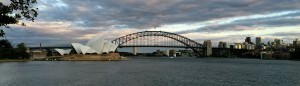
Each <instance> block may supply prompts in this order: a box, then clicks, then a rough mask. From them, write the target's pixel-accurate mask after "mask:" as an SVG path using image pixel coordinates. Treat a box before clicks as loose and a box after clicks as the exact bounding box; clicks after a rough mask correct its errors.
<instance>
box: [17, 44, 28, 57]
mask: <svg viewBox="0 0 300 86" xmlns="http://www.w3.org/2000/svg"><path fill="white" fill-rule="evenodd" d="M26 50H27V48H26V46H25V44H24V43H20V44H18V45H17V48H16V52H17V55H18V59H20V58H21V59H28V58H29V54H28V53H27V52H26Z"/></svg>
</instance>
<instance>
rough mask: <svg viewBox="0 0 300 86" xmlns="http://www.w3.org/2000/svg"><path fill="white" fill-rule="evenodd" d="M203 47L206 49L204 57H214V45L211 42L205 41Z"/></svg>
mask: <svg viewBox="0 0 300 86" xmlns="http://www.w3.org/2000/svg"><path fill="white" fill-rule="evenodd" d="M203 46H204V48H205V50H204V55H205V56H211V55H212V43H211V40H206V41H204V43H203Z"/></svg>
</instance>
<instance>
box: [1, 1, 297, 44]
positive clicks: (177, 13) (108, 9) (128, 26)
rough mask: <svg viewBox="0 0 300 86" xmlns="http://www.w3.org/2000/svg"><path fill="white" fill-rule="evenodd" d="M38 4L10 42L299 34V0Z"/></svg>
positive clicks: (12, 33)
mask: <svg viewBox="0 0 300 86" xmlns="http://www.w3.org/2000/svg"><path fill="white" fill-rule="evenodd" d="M1 1H3V0H1ZM4 2H5V1H4ZM37 7H38V8H39V11H38V12H39V16H38V17H37V18H36V21H35V22H26V24H27V26H26V27H22V26H17V25H12V29H6V32H7V38H8V39H9V40H11V42H13V43H19V42H25V43H26V44H27V45H29V46H37V45H38V44H39V43H42V44H44V45H47V46H61V45H67V44H69V43H71V42H85V41H87V40H88V39H91V38H92V37H94V36H103V37H105V39H114V38H117V37H119V36H122V35H126V34H129V33H133V32H139V31H147V30H160V31H168V32H174V33H178V34H180V35H183V36H186V37H188V38H191V39H193V40H196V41H198V42H203V41H204V40H208V39H210V40H212V41H213V42H218V41H225V42H230V43H233V42H243V41H244V39H245V37H246V36H251V37H252V38H254V37H256V36H261V37H262V38H263V39H264V41H268V40H273V39H274V38H280V39H284V41H286V42H291V41H292V40H294V39H295V38H299V37H300V28H299V27H300V0H38V4H37ZM154 27H157V28H156V29H154Z"/></svg>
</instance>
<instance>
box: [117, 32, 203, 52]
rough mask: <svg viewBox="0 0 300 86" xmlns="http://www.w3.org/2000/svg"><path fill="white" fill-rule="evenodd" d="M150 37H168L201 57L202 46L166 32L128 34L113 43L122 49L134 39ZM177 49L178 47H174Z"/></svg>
mask: <svg viewBox="0 0 300 86" xmlns="http://www.w3.org/2000/svg"><path fill="white" fill-rule="evenodd" d="M148 36H153V37H154V36H160V37H166V38H170V39H173V40H175V41H177V42H179V43H182V44H184V45H185V46H186V48H190V49H192V50H193V51H194V52H195V53H197V54H198V55H201V52H200V50H201V49H202V47H203V46H202V44H200V43H198V42H196V41H194V40H191V39H189V38H187V37H184V36H181V35H178V34H175V33H170V32H164V31H143V32H136V33H132V34H128V35H125V36H122V37H119V38H116V39H114V40H113V41H112V43H115V44H117V45H119V46H120V47H121V46H123V44H124V43H126V42H129V41H131V40H134V39H138V38H142V37H148ZM173 47H176V46H173Z"/></svg>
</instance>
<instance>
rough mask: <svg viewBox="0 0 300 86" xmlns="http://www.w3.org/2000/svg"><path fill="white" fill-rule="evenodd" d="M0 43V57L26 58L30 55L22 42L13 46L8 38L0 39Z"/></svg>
mask: <svg viewBox="0 0 300 86" xmlns="http://www.w3.org/2000/svg"><path fill="white" fill-rule="evenodd" d="M0 45H1V46H0V59H28V58H29V57H30V55H29V54H28V53H27V52H26V50H27V48H26V46H25V44H24V43H20V44H18V45H17V48H13V47H12V45H11V44H10V42H9V41H8V40H0Z"/></svg>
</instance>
